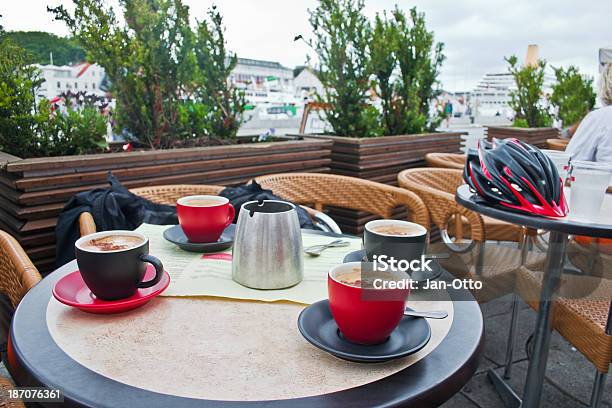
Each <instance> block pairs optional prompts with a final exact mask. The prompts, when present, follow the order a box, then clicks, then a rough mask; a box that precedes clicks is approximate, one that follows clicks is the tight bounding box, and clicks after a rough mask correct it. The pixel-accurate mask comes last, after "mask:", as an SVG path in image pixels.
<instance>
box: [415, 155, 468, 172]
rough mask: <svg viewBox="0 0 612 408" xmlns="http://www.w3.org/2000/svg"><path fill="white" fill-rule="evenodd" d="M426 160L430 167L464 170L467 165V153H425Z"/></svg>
mask: <svg viewBox="0 0 612 408" xmlns="http://www.w3.org/2000/svg"><path fill="white" fill-rule="evenodd" d="M425 161H426V162H427V165H428V166H429V167H441V168H444V169H459V170H463V167H464V166H465V154H457V153H427V154H426V155H425Z"/></svg>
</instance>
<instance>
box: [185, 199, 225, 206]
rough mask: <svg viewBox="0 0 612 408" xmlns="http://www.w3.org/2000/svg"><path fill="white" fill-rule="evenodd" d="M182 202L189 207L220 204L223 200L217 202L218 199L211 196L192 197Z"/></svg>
mask: <svg viewBox="0 0 612 408" xmlns="http://www.w3.org/2000/svg"><path fill="white" fill-rule="evenodd" d="M182 204H183V205H186V206H189V207H210V206H213V205H221V204H223V202H219V200H215V199H212V198H193V199H191V200H185V201H183V203H182Z"/></svg>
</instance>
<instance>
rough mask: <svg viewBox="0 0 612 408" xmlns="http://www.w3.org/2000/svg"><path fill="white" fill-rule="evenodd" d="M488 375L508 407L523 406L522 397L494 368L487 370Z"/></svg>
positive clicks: (517, 407) (516, 407)
mask: <svg viewBox="0 0 612 408" xmlns="http://www.w3.org/2000/svg"><path fill="white" fill-rule="evenodd" d="M487 377H488V378H489V381H491V383H493V386H494V387H495V391H497V394H498V395H499V397H500V398H501V399H502V401H503V402H504V406H505V407H506V408H519V407H520V406H521V402H522V401H521V398H520V397H519V396H518V395H517V393H516V392H514V390H513V389H512V387H510V385H509V384H508V383H506V382H505V381H504V380H503V379H502V378H501V376H500V375H499V374H497V373H496V372H495V371H493V369H492V368H491V369H489V371H487Z"/></svg>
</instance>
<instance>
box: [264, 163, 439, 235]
mask: <svg viewBox="0 0 612 408" xmlns="http://www.w3.org/2000/svg"><path fill="white" fill-rule="evenodd" d="M255 180H256V181H257V182H258V183H259V184H261V186H262V187H263V188H265V189H269V190H272V192H273V193H274V194H276V195H277V196H279V197H282V198H284V199H286V200H290V201H293V202H295V203H298V204H304V205H308V206H311V207H312V208H314V209H315V210H316V211H323V210H324V207H326V206H333V207H341V208H347V209H351V210H358V211H366V212H369V213H371V214H376V215H378V216H380V217H382V218H391V217H392V212H393V209H394V208H396V207H399V206H404V207H406V208H407V209H408V210H409V212H410V213H411V214H412V220H413V221H414V222H416V223H418V224H421V225H423V226H425V227H426V228H428V229H429V214H428V212H427V208H425V205H424V204H423V201H421V199H420V198H419V197H418V196H417V195H416V194H414V193H412V192H409V191H405V190H403V189H400V188H397V187H392V186H388V185H385V184H381V183H376V182H374V181H369V180H361V179H358V178H354V177H346V176H337V175H332V174H319V173H284V174H272V175H267V176H261V177H257V178H256V179H255Z"/></svg>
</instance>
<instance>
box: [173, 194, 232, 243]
mask: <svg viewBox="0 0 612 408" xmlns="http://www.w3.org/2000/svg"><path fill="white" fill-rule="evenodd" d="M176 213H177V215H178V219H179V224H181V228H182V229H183V232H184V233H185V235H186V236H187V238H188V239H189V241H191V242H216V241H218V240H219V237H220V236H221V234H222V233H223V230H224V229H225V228H227V226H228V225H230V224H231V223H232V221H233V220H234V214H235V210H234V207H233V206H232V205H231V204H230V202H229V200H228V199H227V198H225V197H219V196H210V195H194V196H187V197H183V198H180V199H179V200H178V201H177V202H176Z"/></svg>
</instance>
